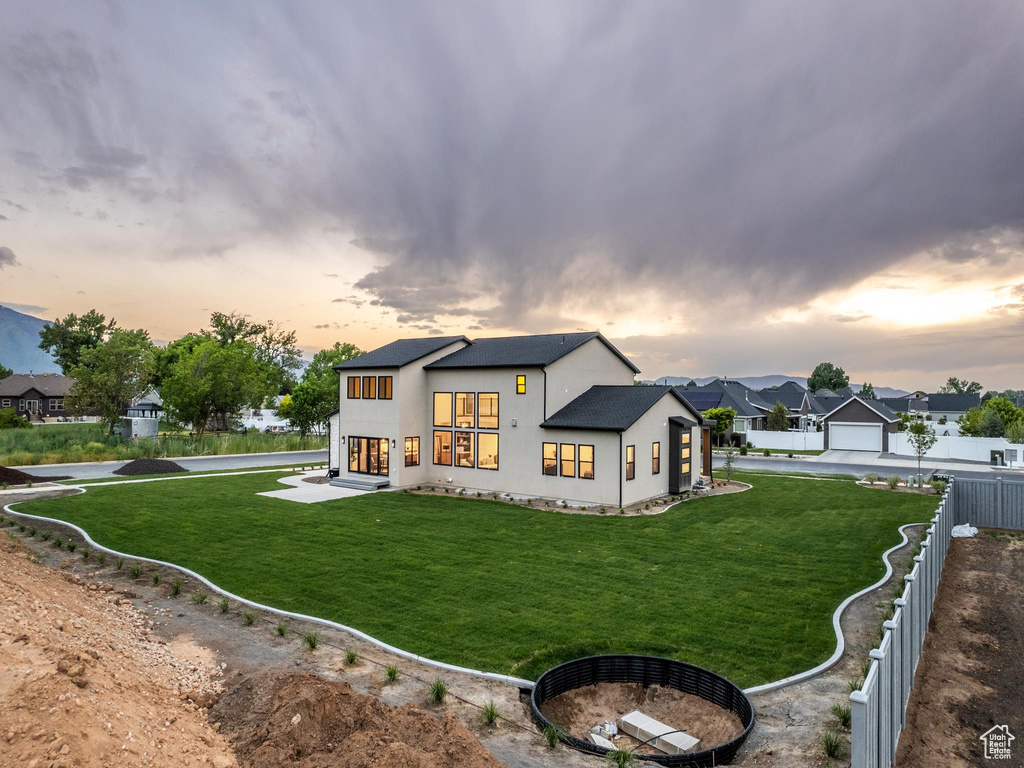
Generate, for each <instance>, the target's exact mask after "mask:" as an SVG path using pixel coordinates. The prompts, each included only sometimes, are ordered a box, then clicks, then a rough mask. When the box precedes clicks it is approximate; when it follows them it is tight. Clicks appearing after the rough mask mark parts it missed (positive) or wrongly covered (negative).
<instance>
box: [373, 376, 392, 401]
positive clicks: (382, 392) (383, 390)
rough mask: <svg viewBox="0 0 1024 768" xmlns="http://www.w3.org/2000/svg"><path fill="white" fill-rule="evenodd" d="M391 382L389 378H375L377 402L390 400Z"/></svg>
mask: <svg viewBox="0 0 1024 768" xmlns="http://www.w3.org/2000/svg"><path fill="white" fill-rule="evenodd" d="M391 382H392V378H391V377H390V376H378V377H377V399H378V400H390V399H391Z"/></svg>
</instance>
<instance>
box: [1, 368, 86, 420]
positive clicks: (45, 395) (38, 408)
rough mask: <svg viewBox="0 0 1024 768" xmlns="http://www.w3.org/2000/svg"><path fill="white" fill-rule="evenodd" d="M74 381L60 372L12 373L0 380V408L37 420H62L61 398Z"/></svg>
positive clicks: (67, 392)
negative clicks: (10, 409) (11, 409)
mask: <svg viewBox="0 0 1024 768" xmlns="http://www.w3.org/2000/svg"><path fill="white" fill-rule="evenodd" d="M74 383H75V380H74V379H70V378H68V377H67V376H62V375H61V374H59V373H36V374H33V373H31V372H30V373H15V374H14V375H12V376H8V377H7V378H5V379H0V408H13V409H14V410H15V411H17V412H18V415H20V416H23V417H24V418H26V419H28V420H29V421H32V422H36V423H42V422H44V421H57V420H63V418H64V417H65V413H64V398H65V397H67V395H68V394H69V393H70V392H71V387H72V386H73V385H74Z"/></svg>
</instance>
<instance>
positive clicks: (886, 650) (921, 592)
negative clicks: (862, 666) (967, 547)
mask: <svg viewBox="0 0 1024 768" xmlns="http://www.w3.org/2000/svg"><path fill="white" fill-rule="evenodd" d="M959 482H960V481H958V480H954V481H952V482H951V483H950V485H949V487H947V489H946V492H945V494H944V495H943V497H942V501H941V502H939V511H938V513H937V514H936V515H935V517H933V518H932V520H931V525H930V526H929V528H928V531H927V533H926V534H925V538H924V540H923V541H922V542H921V554H919V555H917V556H915V557H914V567H913V569H912V570H911V571H910V573H909V574H907V575H906V576H904V577H903V579H904V582H905V586H904V588H903V594H902V595H901V596H900V597H898V598H896V600H894V601H893V603H894V605H895V612H894V613H893V617H892V618H891V619H890V620H888V621H886V622H885V624H884V625H883V626H884V627H885V634H884V635H883V637H882V642H881V644H880V645H879V647H878V648H876V649H874V650H872V651H871V652H870V654H869V655H870V657H871V667H870V669H869V670H868V674H867V677H865V678H864V684H863V685H862V686H861V689H860V690H859V691H854V692H853V693H851V694H850V709H851V714H852V723H851V733H850V742H851V745H850V759H851V768H889V766H891V765H892V764H893V761H894V760H895V757H896V746H897V744H898V743H899V738H900V733H901V732H902V731H903V727H904V726H905V725H906V714H907V702H908V701H909V699H910V689H911V688H912V687H913V685H914V672H915V671H916V670H917V662H918V660H919V659H920V658H921V649H922V647H923V646H924V636H925V632H927V629H928V619H929V618H930V617H931V614H932V603H933V602H934V600H935V592H936V591H937V589H938V585H939V576H940V575H941V573H942V566H943V564H944V563H945V562H946V552H947V550H948V549H949V539H950V532H951V531H952V529H953V525H954V521H955V515H956V510H955V505H956V502H955V501H954V497H955V494H954V486H956V485H957V484H958V483H959Z"/></svg>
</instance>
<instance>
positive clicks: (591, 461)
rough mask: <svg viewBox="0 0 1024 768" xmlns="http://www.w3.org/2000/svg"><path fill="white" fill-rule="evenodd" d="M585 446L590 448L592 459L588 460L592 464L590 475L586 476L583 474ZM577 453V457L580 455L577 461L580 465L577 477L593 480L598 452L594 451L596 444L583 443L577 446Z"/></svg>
mask: <svg viewBox="0 0 1024 768" xmlns="http://www.w3.org/2000/svg"><path fill="white" fill-rule="evenodd" d="M584 448H589V449H590V461H589V462H587V463H588V464H590V477H586V476H585V475H584V474H583V449H584ZM576 454H577V457H578V458H577V463H578V465H579V472H578V473H577V477H579V479H580V480H593V479H594V476H595V472H594V463H595V457H596V453H595V451H594V446H593V445H590V444H589V443H581V444H580V445H578V446H576Z"/></svg>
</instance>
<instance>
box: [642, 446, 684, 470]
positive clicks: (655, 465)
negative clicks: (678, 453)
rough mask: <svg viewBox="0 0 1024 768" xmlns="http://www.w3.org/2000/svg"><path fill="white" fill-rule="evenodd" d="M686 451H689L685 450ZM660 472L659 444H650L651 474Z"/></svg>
mask: <svg viewBox="0 0 1024 768" xmlns="http://www.w3.org/2000/svg"><path fill="white" fill-rule="evenodd" d="M686 450H690V449H689V448H687V449H686ZM660 472H661V443H651V474H652V475H657V474H659V473H660Z"/></svg>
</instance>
